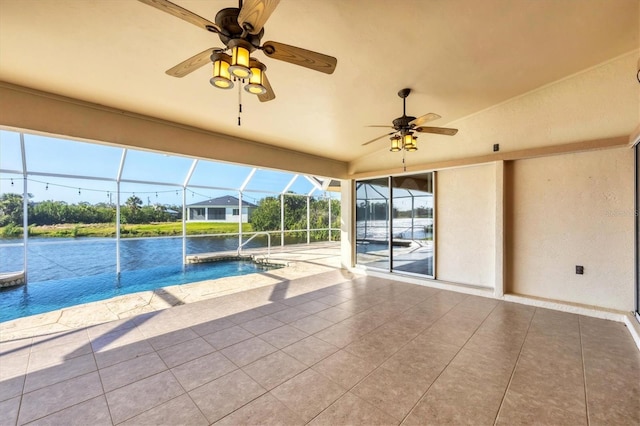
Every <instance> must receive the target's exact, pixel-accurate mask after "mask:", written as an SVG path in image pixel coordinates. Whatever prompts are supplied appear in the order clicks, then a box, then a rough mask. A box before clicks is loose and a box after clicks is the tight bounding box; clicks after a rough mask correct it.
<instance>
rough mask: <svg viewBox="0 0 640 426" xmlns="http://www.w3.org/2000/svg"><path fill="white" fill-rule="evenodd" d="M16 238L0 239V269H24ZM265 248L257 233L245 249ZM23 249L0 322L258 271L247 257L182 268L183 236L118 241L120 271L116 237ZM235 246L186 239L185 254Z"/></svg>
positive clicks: (45, 241)
mask: <svg viewBox="0 0 640 426" xmlns="http://www.w3.org/2000/svg"><path fill="white" fill-rule="evenodd" d="M245 240H246V238H245ZM20 241H21V240H15V239H0V273H2V272H10V271H20V270H22V269H23V257H24V253H23V247H22V246H21V245H16V243H18V242H20ZM302 242H306V238H291V237H285V244H296V243H302ZM271 243H272V245H279V243H280V239H279V238H273V237H272V241H271ZM2 244H4V246H2ZM7 244H9V246H7ZM266 246H267V239H266V236H258V237H256V238H255V239H253V240H252V241H251V242H249V244H248V245H247V246H245V248H257V247H265V249H266ZM27 247H28V250H27V252H28V254H27V262H28V269H27V271H28V284H27V285H25V286H20V287H15V288H8V289H1V290H0V322H2V321H8V320H11V319H15V318H20V317H24V316H28V315H34V314H39V313H43V312H49V311H52V310H57V309H61V308H64V307H69V306H74V305H77V304H81V303H87V302H92V301H97V300H103V299H108V298H111V297H114V296H117V295H121V294H128V293H135V292H139V291H146V290H153V289H156V288H160V287H165V286H170V285H176V284H185V283H190V282H196V281H202V280H207V279H215V278H221V277H226V276H235V275H243V274H248V273H252V272H258V271H260V270H262V269H261V268H262V267H261V266H259V265H255V264H254V263H253V262H246V261H245V262H243V261H233V262H215V263H211V264H201V265H187V266H184V265H182V238H181V237H175V238H174V237H166V238H136V239H122V240H121V241H120V256H121V258H120V262H121V270H122V273H121V274H119V275H118V274H116V242H115V240H114V239H108V238H76V239H73V238H30V239H29V243H28V245H27ZM237 247H238V237H237V236H234V237H188V238H187V254H188V255H189V254H197V253H209V252H223V251H227V252H228V251H234V250H236V249H237Z"/></svg>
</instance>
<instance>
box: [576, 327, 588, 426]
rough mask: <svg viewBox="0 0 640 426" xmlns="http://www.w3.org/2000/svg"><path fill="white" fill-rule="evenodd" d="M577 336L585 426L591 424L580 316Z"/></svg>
mask: <svg viewBox="0 0 640 426" xmlns="http://www.w3.org/2000/svg"><path fill="white" fill-rule="evenodd" d="M578 336H579V337H580V359H581V360H582V380H583V381H584V407H585V414H586V416H587V425H589V424H591V420H590V418H589V398H588V391H587V368H586V365H585V362H584V347H583V346H582V315H579V316H578Z"/></svg>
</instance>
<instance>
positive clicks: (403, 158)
mask: <svg viewBox="0 0 640 426" xmlns="http://www.w3.org/2000/svg"><path fill="white" fill-rule="evenodd" d="M405 152H406V151H405V150H404V149H403V150H402V171H403V172H406V171H407V162H406V160H405V155H404V154H405Z"/></svg>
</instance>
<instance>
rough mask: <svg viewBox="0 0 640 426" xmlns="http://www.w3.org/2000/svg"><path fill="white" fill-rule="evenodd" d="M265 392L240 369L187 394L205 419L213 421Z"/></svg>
mask: <svg viewBox="0 0 640 426" xmlns="http://www.w3.org/2000/svg"><path fill="white" fill-rule="evenodd" d="M265 392H266V391H265V389H264V388H263V387H262V386H260V385H259V384H258V383H256V382H255V381H254V380H252V379H251V377H249V376H248V375H247V374H245V373H244V372H243V371H242V370H236V371H234V372H233V373H229V374H227V375H226V376H223V377H220V378H219V379H216V380H214V381H213V382H209V383H207V384H206V385H203V386H201V387H199V388H197V389H194V390H192V391H191V392H189V395H190V396H191V399H192V400H193V402H195V403H196V405H197V406H198V408H199V409H200V411H202V413H204V415H205V416H206V417H207V420H208V421H209V422H210V423H213V422H215V421H217V420H219V419H221V418H223V417H224V416H226V415H228V414H229V413H231V412H233V411H235V410H237V409H238V408H240V407H242V406H243V405H245V404H247V403H249V402H251V401H252V400H254V399H256V398H257V397H259V396H260V395H262V394H263V393H265Z"/></svg>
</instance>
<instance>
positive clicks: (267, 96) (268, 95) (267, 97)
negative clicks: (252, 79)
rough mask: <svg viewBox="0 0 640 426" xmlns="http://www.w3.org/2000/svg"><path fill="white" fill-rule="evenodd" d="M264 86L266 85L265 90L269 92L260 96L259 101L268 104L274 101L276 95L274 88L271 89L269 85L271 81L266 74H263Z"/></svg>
mask: <svg viewBox="0 0 640 426" xmlns="http://www.w3.org/2000/svg"><path fill="white" fill-rule="evenodd" d="M262 84H263V85H264V87H265V89H267V92H266V93H263V94H262V95H258V99H260V102H268V101H272V100H274V99H275V98H276V94H275V93H274V92H273V88H272V87H271V83H269V79H268V78H267V74H266V73H263V74H262Z"/></svg>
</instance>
